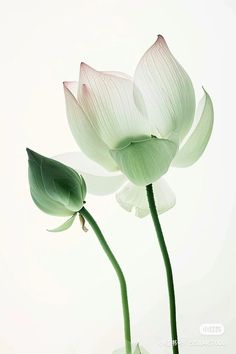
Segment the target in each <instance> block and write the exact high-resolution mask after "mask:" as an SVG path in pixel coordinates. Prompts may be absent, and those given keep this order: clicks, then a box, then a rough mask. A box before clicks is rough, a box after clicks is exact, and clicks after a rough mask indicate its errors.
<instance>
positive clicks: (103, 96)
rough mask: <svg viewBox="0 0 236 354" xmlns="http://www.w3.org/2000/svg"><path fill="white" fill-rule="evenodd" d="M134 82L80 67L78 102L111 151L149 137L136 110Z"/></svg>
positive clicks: (142, 119)
mask: <svg viewBox="0 0 236 354" xmlns="http://www.w3.org/2000/svg"><path fill="white" fill-rule="evenodd" d="M133 88H134V86H133V82H132V81H131V80H130V79H128V78H124V77H122V76H121V75H119V76H118V75H113V74H108V73H104V72H98V71H96V70H94V69H92V68H91V67H89V66H88V65H86V64H81V70H80V83H79V90H78V100H79V101H80V102H81V103H82V107H83V110H84V111H85V112H86V114H87V115H88V117H89V119H90V122H91V124H92V125H93V127H94V129H95V130H96V132H97V133H98V135H99V136H100V137H101V139H102V140H103V141H104V142H105V143H106V144H107V145H108V146H109V147H110V148H115V147H117V146H118V145H119V144H120V143H121V142H122V141H124V140H125V139H127V138H128V139H129V138H130V139H131V140H134V139H137V138H138V137H140V136H144V135H149V134H150V129H149V124H148V121H147V120H146V118H145V117H144V116H143V115H142V113H141V112H140V110H139V109H138V108H137V107H136V105H135V101H134V96H133Z"/></svg>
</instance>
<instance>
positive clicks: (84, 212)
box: [79, 207, 131, 354]
mask: <svg viewBox="0 0 236 354" xmlns="http://www.w3.org/2000/svg"><path fill="white" fill-rule="evenodd" d="M79 213H80V214H81V215H83V217H84V218H85V219H86V220H87V221H88V223H89V224H90V225H91V227H92V229H93V231H94V232H95V234H96V236H97V238H98V241H99V242H100V244H101V246H102V248H103V250H104V251H105V253H106V255H107V257H108V258H109V260H110V262H111V264H112V266H113V268H114V270H115V272H116V274H117V276H118V279H119V282H120V289H121V298H122V307H123V318H124V333H125V349H126V354H131V331H130V316H129V303H128V295H127V286H126V281H125V277H124V274H123V272H122V270H121V267H120V265H119V263H118V262H117V260H116V258H115V256H114V255H113V253H112V251H111V249H110V247H109V245H108V243H107V242H106V240H105V238H104V236H103V234H102V232H101V230H100V228H99V226H98V225H97V223H96V221H95V220H94V218H93V217H92V215H91V214H90V213H89V212H88V211H87V210H86V209H85V208H84V207H83V208H82V209H81V210H80V211H79Z"/></svg>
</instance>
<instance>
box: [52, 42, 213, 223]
mask: <svg viewBox="0 0 236 354" xmlns="http://www.w3.org/2000/svg"><path fill="white" fill-rule="evenodd" d="M64 91H65V99H66V109H67V117H68V121H69V126H70V129H71V132H72V134H73V136H74V138H75V140H76V142H77V143H78V145H79V147H80V150H81V151H82V153H83V154H84V155H86V156H87V157H88V159H87V160H90V162H89V164H90V166H91V165H92V168H91V170H90V172H93V170H94V171H95V169H97V166H98V165H100V166H101V168H100V170H101V171H102V172H101V174H100V176H92V173H88V170H86V168H84V169H83V170H81V168H80V169H79V172H80V173H82V174H83V175H84V177H85V179H86V183H87V187H88V192H90V193H95V194H107V193H112V192H114V191H116V190H118V189H119V188H121V186H122V185H123V188H122V189H120V191H119V192H118V194H117V195H116V198H117V201H118V203H119V204H120V205H121V206H122V207H123V208H125V209H126V210H128V211H131V210H132V209H133V208H134V209H135V212H136V215H137V216H140V217H143V216H145V215H147V214H148V213H149V210H148V209H149V208H148V204H147V200H146V194H145V188H144V186H146V185H148V184H150V183H153V187H154V191H155V194H156V200H157V201H158V212H159V213H162V212H165V211H166V210H168V209H170V208H171V207H173V206H174V205H175V195H174V193H173V192H172V190H171V189H170V187H169V186H168V184H167V182H166V181H165V180H164V179H163V178H162V176H163V175H164V174H166V172H167V171H168V169H169V168H170V167H172V166H173V167H187V166H190V165H192V164H193V163H195V162H196V161H197V160H198V159H199V157H200V156H201V155H202V153H203V151H204V150H205V147H206V145H207V143H208V141H209V138H210V135H211V132H212V127H213V115H214V114H213V105H212V101H211V98H210V96H209V95H208V94H207V92H206V91H205V90H204V96H203V98H202V99H201V101H200V103H199V104H198V107H197V110H196V114H195V93H194V89H193V85H192V82H191V80H190V78H189V76H188V74H187V73H186V72H185V70H184V69H183V68H182V66H181V65H180V64H179V63H178V62H177V60H176V59H175V58H174V56H173V55H172V53H171V52H170V50H169V48H168V46H167V44H166V42H165V40H164V38H163V37H162V36H160V35H159V36H158V38H157V40H156V42H155V43H154V44H153V45H152V46H151V48H149V49H148V50H147V51H146V53H145V54H144V55H143V57H142V58H141V60H140V62H139V63H138V65H137V68H136V70H135V73H134V76H133V77H130V76H128V75H126V74H124V73H120V72H104V71H96V70H94V69H92V68H91V67H90V66H88V65H86V64H84V63H81V67H80V78H79V82H65V83H64ZM194 119H195V120H196V122H197V123H196V127H195V129H193V128H192V126H193V122H194ZM191 128H192V129H191ZM82 153H81V152H80V153H79V152H78V153H66V154H63V155H60V156H57V157H56V158H57V159H58V160H59V161H61V162H65V163H66V164H68V165H70V166H71V167H73V168H75V169H77V168H78V166H81V164H82V162H84V161H82V160H85V157H84V156H82ZM91 160H92V161H93V162H94V163H92V162H91ZM85 165H86V164H85ZM105 171H107V173H106V172H105Z"/></svg>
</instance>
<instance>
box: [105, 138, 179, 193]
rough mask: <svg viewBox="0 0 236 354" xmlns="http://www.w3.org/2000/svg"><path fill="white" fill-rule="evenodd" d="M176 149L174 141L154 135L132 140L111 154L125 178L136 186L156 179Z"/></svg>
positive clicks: (167, 167)
mask: <svg viewBox="0 0 236 354" xmlns="http://www.w3.org/2000/svg"><path fill="white" fill-rule="evenodd" d="M176 151H177V146H176V144H175V143H174V142H172V141H170V140H167V139H158V138H155V137H152V138H149V139H146V140H142V141H134V142H132V143H130V144H129V145H127V146H126V147H124V148H121V149H116V150H111V151H110V152H111V155H112V157H113V158H114V160H115V161H116V163H117V164H118V166H119V167H120V170H121V171H122V172H123V173H124V174H125V175H126V176H127V178H128V179H129V180H130V181H131V182H133V183H134V184H135V185H138V186H146V185H148V184H150V183H153V182H155V181H157V180H158V179H159V178H160V177H161V176H162V175H164V174H165V173H166V172H167V170H168V169H169V166H170V163H171V161H172V160H173V158H174V156H175V154H176Z"/></svg>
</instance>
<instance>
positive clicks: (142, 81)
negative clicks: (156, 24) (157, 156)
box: [134, 36, 195, 139]
mask: <svg viewBox="0 0 236 354" xmlns="http://www.w3.org/2000/svg"><path fill="white" fill-rule="evenodd" d="M134 82H135V84H136V85H137V87H138V88H139V90H140V91H141V93H142V95H143V98H144V101H145V103H146V107H147V111H148V115H149V118H150V120H151V121H152V124H153V125H154V126H155V127H156V129H157V130H158V131H159V134H160V136H161V137H168V136H169V134H170V133H171V132H173V131H175V132H177V133H178V134H179V136H180V138H181V139H182V138H183V137H184V136H185V135H186V134H187V132H188V130H189V129H190V127H191V125H192V122H193V117H194V110H195V95H194V89H193V85H192V82H191V80H190V78H189V76H188V75H187V73H186V72H185V70H184V69H183V68H182V66H181V65H180V64H179V63H178V62H177V61H176V59H175V58H174V56H173V55H172V54H171V52H170V50H169V48H168V47H167V44H166V42H165V40H164V38H163V37H162V36H158V38H157V41H156V42H155V43H154V44H153V45H152V47H151V48H149V49H148V50H147V52H146V53H145V54H144V55H143V57H142V58H141V60H140V62H139V64H138V66H137V69H136V72H135V75H134Z"/></svg>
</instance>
